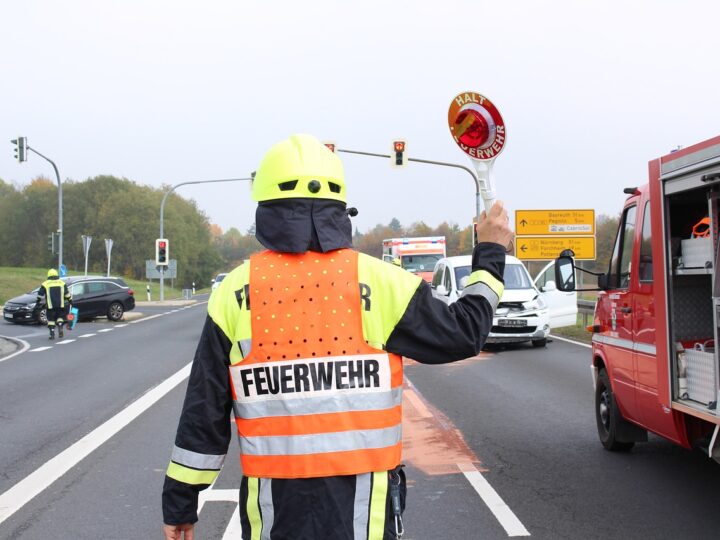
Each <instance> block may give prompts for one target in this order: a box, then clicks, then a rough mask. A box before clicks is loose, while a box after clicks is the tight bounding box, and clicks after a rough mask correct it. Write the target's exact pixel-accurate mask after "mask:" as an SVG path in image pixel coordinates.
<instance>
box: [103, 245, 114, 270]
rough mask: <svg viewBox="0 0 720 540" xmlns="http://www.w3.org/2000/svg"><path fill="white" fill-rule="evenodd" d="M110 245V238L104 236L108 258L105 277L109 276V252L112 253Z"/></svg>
mask: <svg viewBox="0 0 720 540" xmlns="http://www.w3.org/2000/svg"><path fill="white" fill-rule="evenodd" d="M112 246H113V241H112V238H106V239H105V253H107V260H108V266H107V277H110V254H111V253H112Z"/></svg>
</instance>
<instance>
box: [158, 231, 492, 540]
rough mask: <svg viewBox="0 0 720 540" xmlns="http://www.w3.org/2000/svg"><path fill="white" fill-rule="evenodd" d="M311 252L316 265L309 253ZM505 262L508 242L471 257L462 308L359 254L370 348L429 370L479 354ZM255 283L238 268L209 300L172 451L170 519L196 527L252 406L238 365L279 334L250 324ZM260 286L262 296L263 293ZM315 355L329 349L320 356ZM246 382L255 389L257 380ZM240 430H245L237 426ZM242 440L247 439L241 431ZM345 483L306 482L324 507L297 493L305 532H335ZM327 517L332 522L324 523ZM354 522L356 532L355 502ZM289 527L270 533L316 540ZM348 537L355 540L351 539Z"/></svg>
mask: <svg viewBox="0 0 720 540" xmlns="http://www.w3.org/2000/svg"><path fill="white" fill-rule="evenodd" d="M332 253H334V252H333V251H331V252H330V254H332ZM308 254H309V255H308V260H310V257H312V252H308ZM504 265H505V252H504V249H503V248H502V247H501V246H499V245H497V244H490V243H482V244H479V245H478V246H476V247H475V250H474V252H473V257H472V273H471V275H470V277H469V280H468V282H467V284H466V286H465V289H464V291H463V294H462V296H461V297H460V299H459V300H458V301H457V302H455V303H454V304H451V305H449V306H448V305H446V304H445V303H443V302H442V301H440V300H438V299H436V298H433V296H432V294H431V289H430V286H429V285H428V284H427V283H426V282H424V281H422V280H421V279H420V278H419V277H417V276H415V275H413V274H410V273H408V272H406V271H405V270H402V269H400V268H398V267H396V266H394V265H391V264H387V263H384V262H382V261H380V260H378V259H375V258H373V257H370V256H367V255H364V254H361V253H360V254H357V285H358V288H359V293H360V294H359V296H358V300H359V304H358V305H357V306H356V307H357V308H358V309H359V310H360V313H361V323H362V336H363V338H364V341H365V344H367V345H369V346H370V347H372V348H373V349H376V350H378V351H379V352H383V351H386V352H387V353H393V354H394V355H400V356H406V357H409V358H412V359H414V360H416V361H418V362H421V363H426V364H442V363H447V362H453V361H456V360H461V359H464V358H468V357H472V356H475V355H477V354H478V353H479V351H480V350H481V348H482V347H483V345H484V343H485V339H486V338H487V335H488V333H489V331H490V328H491V326H492V319H493V313H494V311H495V308H496V307H497V304H498V302H499V299H500V296H501V295H502V292H503V282H502V275H503V270H504ZM278 275H281V274H280V273H278ZM262 277H263V279H266V280H271V281H272V280H273V277H274V276H272V275H267V276H262ZM253 279H260V277H259V276H257V275H256V276H254V277H253V273H252V269H251V268H250V265H249V263H245V264H243V265H241V266H239V267H238V268H236V269H235V270H233V271H232V272H231V273H230V274H229V275H228V276H227V277H226V278H225V279H224V280H223V282H222V284H221V285H220V287H219V288H218V289H217V290H216V291H214V292H213V294H212V296H211V298H210V302H209V306H208V317H207V319H206V321H205V327H204V329H203V332H202V336H201V338H200V342H199V344H198V348H197V351H196V353H195V358H194V362H193V367H192V371H191V374H190V380H189V383H188V388H187V393H186V397H185V402H184V405H183V409H182V414H181V417H180V422H179V426H178V430H177V435H176V439H175V447H174V450H173V453H172V458H171V462H170V465H169V467H168V471H167V475H166V478H165V486H164V490H163V516H164V521H165V523H168V524H180V523H194V522H195V521H197V499H198V493H199V492H200V491H201V490H203V489H205V488H206V487H208V486H209V485H210V484H211V483H212V482H213V481H214V480H215V478H216V477H217V475H218V474H219V472H220V469H221V467H222V465H223V462H224V460H225V455H226V454H227V451H228V445H229V442H230V437H231V423H230V417H231V414H232V413H233V409H234V408H235V415H236V419H237V417H238V415H242V414H243V412H242V410H245V409H239V408H238V401H237V400H236V399H234V398H237V396H234V394H235V393H236V389H237V388H238V383H237V381H236V382H235V386H233V381H232V375H231V372H232V369H234V368H233V367H237V366H242V362H243V360H244V359H245V358H246V357H248V355H249V354H250V351H251V350H252V348H253V347H259V346H260V345H259V344H260V343H261V341H262V340H263V339H266V338H270V339H272V337H273V336H272V335H264V334H263V335H253V328H255V330H256V331H261V330H258V329H259V328H260V327H259V326H254V325H253V324H252V321H253V317H254V316H257V315H258V314H259V313H260V311H259V310H256V311H257V313H256V312H255V311H253V306H257V305H262V303H263V302H266V301H268V298H270V297H271V295H270V294H269V293H268V294H267V296H263V295H262V294H260V293H259V292H258V294H255V293H254V292H253V287H252V286H251V283H252V282H253ZM302 283H303V287H305V286H308V287H313V286H317V287H318V292H319V293H320V294H319V296H318V300H319V301H322V297H323V294H322V290H321V289H320V287H319V285H320V282H319V281H318V282H317V283H316V284H315V285H313V283H314V282H313V278H312V277H307V276H306V277H305V278H304V280H303V282H302ZM266 285H267V284H266ZM274 285H275V286H277V287H285V286H286V285H287V284H286V283H285V282H283V280H282V279H280V280H277V281H276V282H275V283H274ZM256 290H258V291H260V289H259V288H257V289H256ZM265 290H270V289H265ZM278 298H284V297H278ZM263 313H265V312H263ZM327 319H328V321H332V315H328V318H327ZM271 329H274V330H272V332H276V331H278V327H277V325H276V326H272V327H271ZM278 335H279V334H278ZM328 335H330V334H328ZM331 339H332V338H331ZM291 343H292V342H291ZM284 347H285V348H284V349H283V354H285V352H287V354H288V355H292V353H293V349H292V345H288V344H287V343H285V345H284ZM298 350H300V349H299V348H298ZM343 352H344V351H343ZM298 354H299V353H298ZM318 355H325V353H324V352H323V351H318ZM249 373H250V375H248V377H252V376H253V375H252V373H251V372H249ZM268 373H270V372H269V371H268ZM288 373H290V372H288ZM254 376H258V374H257V373H256V374H255V375H254ZM257 381H258V379H255V382H257ZM245 383H247V384H251V381H249V380H248V381H245ZM295 384H296V388H298V389H301V388H300V386H301V385H300V384H299V383H297V382H296V383H295ZM310 390H312V389H310ZM240 420H242V418H240ZM240 425H243V424H242V423H238V426H240ZM240 437H241V438H242V437H243V434H242V433H240ZM256 438H257V437H256ZM253 442H256V441H253ZM241 447H242V445H241ZM367 472H372V471H367ZM344 478H345V477H342V476H340V477H336V476H333V477H323V478H315V479H309V480H308V481H317V482H323V483H324V485H325V486H326V487H327V493H328V497H330V498H332V497H335V499H334V500H331V501H328V503H327V504H326V505H324V504H318V499H317V498H313V500H312V501H310V500H307V501H302V498H301V497H297V494H295V495H296V496H295V497H294V501H295V503H297V504H301V505H302V504H305V505H307V508H302V509H298V510H297V511H298V512H305V511H308V512H312V514H313V519H312V520H309V522H310V525H308V526H311V527H319V529H318V530H329V529H328V528H327V527H333V526H336V524H335V521H337V519H338V516H337V513H338V512H337V511H336V510H332V509H336V508H338V507H339V505H340V506H342V504H343V501H344V499H347V498H348V496H347V495H345V494H343V493H342V489H340V490H339V491H338V490H337V486H338V484H340V483H342V482H345V480H344ZM349 478H353V480H351V482H353V486H355V482H356V480H354V476H353V477H349ZM252 481H253V478H250V479H248V478H247V477H244V479H243V486H242V488H241V495H242V494H243V493H244V494H245V495H244V496H245V497H247V496H249V495H248V494H249V490H250V492H252V489H253V484H252ZM248 482H250V483H248ZM281 482H282V483H281ZM293 482H303V480H293V479H284V480H282V481H280V480H278V481H277V482H276V481H275V480H274V481H273V487H272V490H273V492H272V497H276V498H278V501H281V500H285V499H283V497H286V496H287V495H282V496H281V495H280V493H279V491H277V490H279V489H280V487H279V486H280V485H283V486H288V485H289V486H292V483H293ZM255 489H257V486H255ZM353 489H356V488H355V487H353ZM358 489H359V488H358ZM243 490H244V491H243ZM333 493H337V495H333ZM255 495H256V496H257V493H255ZM349 498H350V500H349V502H348V501H344V502H348V504H350V506H351V503H352V495H351V496H349ZM383 503H384V501H383ZM241 506H242V505H241ZM331 510H332V511H331ZM259 513H260V514H261V513H262V512H260V511H259ZM241 515H242V518H243V529H244V532H245V527H246V526H250V527H252V516H248V514H247V513H246V512H243V513H241ZM324 519H328V520H330V522H332V523H323V520H324ZM347 520H348V521H349V523H350V526H352V520H353V515H352V506H351V510H350V511H349V517H348V518H347ZM284 526H285V527H287V526H288V525H283V523H281V522H278V523H276V524H275V525H274V528H273V529H272V535H271V536H270V537H276V538H283V537H285V536H283V534H285V533H288V534H290V537H298V538H300V537H302V538H305V537H308V538H310V537H312V532H311V531H306V532H305V533H302V534H299V533H298V531H297V530H294V531H288V530H284V529H283V528H282V527H284ZM296 526H297V524H294V525H293V527H296ZM330 530H332V529H330ZM303 534H305V535H304V536H303ZM337 537H338V538H343V537H344V536H340V535H339V536H337ZM349 537H350V538H352V535H350V536H349ZM369 537H370V536H369ZM381 537H382V536H381Z"/></svg>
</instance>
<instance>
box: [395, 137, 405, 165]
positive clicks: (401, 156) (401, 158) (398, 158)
mask: <svg viewBox="0 0 720 540" xmlns="http://www.w3.org/2000/svg"><path fill="white" fill-rule="evenodd" d="M392 150H393V152H394V153H395V159H392V164H393V167H404V166H405V165H407V156H405V141H393V143H392Z"/></svg>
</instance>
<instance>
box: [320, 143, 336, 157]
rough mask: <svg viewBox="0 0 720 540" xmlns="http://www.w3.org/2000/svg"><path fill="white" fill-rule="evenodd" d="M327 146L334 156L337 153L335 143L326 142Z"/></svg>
mask: <svg viewBox="0 0 720 540" xmlns="http://www.w3.org/2000/svg"><path fill="white" fill-rule="evenodd" d="M323 144H324V145H325V146H327V147H328V150H330V151H331V152H332V153H333V154H334V153H335V143H334V142H326V143H323Z"/></svg>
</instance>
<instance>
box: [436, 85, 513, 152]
mask: <svg viewBox="0 0 720 540" xmlns="http://www.w3.org/2000/svg"><path fill="white" fill-rule="evenodd" d="M448 126H449V127H450V133H451V134H452V136H453V139H455V142H456V143H457V145H458V146H459V147H460V149H461V150H462V151H463V152H465V153H466V154H467V155H469V156H470V157H471V158H473V159H477V160H481V161H486V160H490V159H494V158H495V157H496V156H497V155H498V154H499V153H500V152H502V149H503V148H504V146H505V123H504V122H503V119H502V116H500V112H499V111H498V110H497V108H496V107H495V105H493V104H492V102H491V101H490V100H489V99H488V98H486V97H485V96H483V95H482V94H478V93H477V92H463V93H461V94H458V95H457V96H455V99H453V101H452V103H451V104H450V110H449V111H448Z"/></svg>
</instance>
